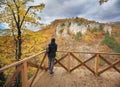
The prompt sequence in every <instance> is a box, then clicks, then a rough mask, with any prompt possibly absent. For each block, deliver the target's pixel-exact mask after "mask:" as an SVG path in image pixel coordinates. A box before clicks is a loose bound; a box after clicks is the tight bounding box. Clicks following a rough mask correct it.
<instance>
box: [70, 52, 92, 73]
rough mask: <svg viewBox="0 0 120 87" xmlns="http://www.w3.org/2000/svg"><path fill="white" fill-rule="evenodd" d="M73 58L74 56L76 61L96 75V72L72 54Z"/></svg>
mask: <svg viewBox="0 0 120 87" xmlns="http://www.w3.org/2000/svg"><path fill="white" fill-rule="evenodd" d="M71 56H73V57H74V58H75V59H76V60H78V61H79V62H80V63H81V65H83V66H85V67H86V68H87V69H88V70H90V71H91V72H92V73H93V74H94V71H93V70H92V69H91V68H89V67H88V66H87V65H86V64H85V63H84V62H82V61H81V60H79V59H78V58H77V57H76V56H75V55H74V54H71Z"/></svg>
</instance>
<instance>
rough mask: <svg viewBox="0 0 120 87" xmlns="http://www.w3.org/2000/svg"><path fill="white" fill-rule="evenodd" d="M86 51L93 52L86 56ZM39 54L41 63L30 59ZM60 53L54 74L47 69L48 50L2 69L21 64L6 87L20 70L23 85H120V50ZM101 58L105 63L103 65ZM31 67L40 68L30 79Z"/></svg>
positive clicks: (33, 86) (78, 86)
mask: <svg viewBox="0 0 120 87" xmlns="http://www.w3.org/2000/svg"><path fill="white" fill-rule="evenodd" d="M86 55H90V56H87V57H88V58H86ZM114 56H116V57H115V58H116V59H115V60H112V62H111V61H110V57H114ZM39 57H40V61H38V62H39V64H36V63H33V62H32V61H30V60H32V59H36V58H39ZM57 57H59V58H56V61H55V69H54V71H55V73H54V75H53V76H50V75H49V73H48V71H47V69H48V58H47V54H46V53H45V51H42V52H39V53H37V54H35V55H33V56H30V57H27V58H24V59H23V60H20V61H18V62H15V63H12V64H11V65H8V66H5V67H3V68H0V72H4V71H5V70H8V69H11V68H13V67H14V68H16V66H17V67H18V68H17V69H16V70H15V72H13V74H12V75H11V76H10V77H9V78H8V79H7V81H6V83H5V84H4V87H10V85H11V84H14V81H15V78H16V77H17V76H18V74H19V73H21V74H22V80H21V81H22V87H120V53H103V52H72V51H58V52H57ZM106 57H107V58H106ZM81 58H82V59H81ZM112 59H114V58H112ZM101 60H102V63H103V62H104V65H101V62H100V61H101ZM18 65H19V66H18ZM28 67H29V68H30V67H34V68H37V70H36V72H35V74H34V75H33V76H32V77H31V78H29V79H28V70H29V69H28Z"/></svg>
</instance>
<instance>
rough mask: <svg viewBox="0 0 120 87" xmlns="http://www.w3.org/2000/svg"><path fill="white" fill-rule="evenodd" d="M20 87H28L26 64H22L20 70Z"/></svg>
mask: <svg viewBox="0 0 120 87" xmlns="http://www.w3.org/2000/svg"><path fill="white" fill-rule="evenodd" d="M22 87H28V79H27V62H24V63H23V69H22Z"/></svg>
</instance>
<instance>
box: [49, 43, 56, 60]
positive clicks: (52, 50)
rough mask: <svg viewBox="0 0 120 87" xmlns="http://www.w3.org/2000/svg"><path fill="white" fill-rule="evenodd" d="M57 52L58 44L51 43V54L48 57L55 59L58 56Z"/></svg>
mask: <svg viewBox="0 0 120 87" xmlns="http://www.w3.org/2000/svg"><path fill="white" fill-rule="evenodd" d="M56 51H57V44H56V43H55V42H51V43H50V44H49V52H48V57H49V58H55V56H56Z"/></svg>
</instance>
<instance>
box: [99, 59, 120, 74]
mask: <svg viewBox="0 0 120 87" xmlns="http://www.w3.org/2000/svg"><path fill="white" fill-rule="evenodd" d="M118 63H120V60H118V61H116V62H114V63H113V64H112V65H110V66H108V67H107V68H105V69H103V70H101V71H100V72H99V73H98V74H99V75H100V74H101V73H103V72H105V71H106V70H108V69H110V68H112V67H114V66H115V65H117V64H118Z"/></svg>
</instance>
